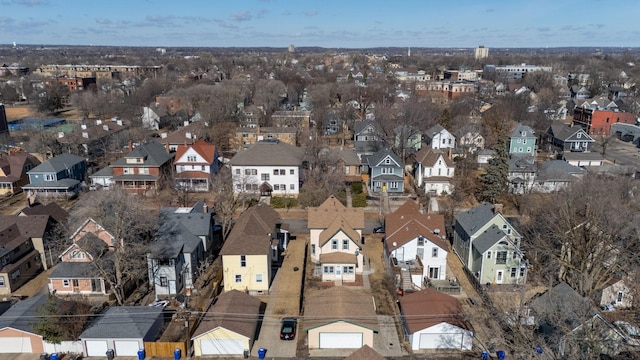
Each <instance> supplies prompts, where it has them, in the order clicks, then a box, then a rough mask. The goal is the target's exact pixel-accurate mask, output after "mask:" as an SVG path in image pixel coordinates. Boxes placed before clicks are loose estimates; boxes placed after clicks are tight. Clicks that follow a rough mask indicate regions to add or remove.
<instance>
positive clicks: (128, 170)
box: [122, 167, 135, 175]
mask: <svg viewBox="0 0 640 360" xmlns="http://www.w3.org/2000/svg"><path fill="white" fill-rule="evenodd" d="M134 171H135V170H134V169H133V168H130V167H126V168H122V173H123V174H129V175H130V174H133V173H134Z"/></svg>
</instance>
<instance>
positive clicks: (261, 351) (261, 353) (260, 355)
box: [258, 348, 267, 360]
mask: <svg viewBox="0 0 640 360" xmlns="http://www.w3.org/2000/svg"><path fill="white" fill-rule="evenodd" d="M265 356H267V349H265V348H260V349H258V359H260V360H264V357H265Z"/></svg>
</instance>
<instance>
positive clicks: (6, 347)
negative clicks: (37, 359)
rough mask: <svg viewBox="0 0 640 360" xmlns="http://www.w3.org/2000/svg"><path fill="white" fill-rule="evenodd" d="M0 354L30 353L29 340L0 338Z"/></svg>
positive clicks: (26, 338) (24, 338)
mask: <svg viewBox="0 0 640 360" xmlns="http://www.w3.org/2000/svg"><path fill="white" fill-rule="evenodd" d="M0 353H5V354H13V353H31V338H28V337H7V338H5V337H2V338H0Z"/></svg>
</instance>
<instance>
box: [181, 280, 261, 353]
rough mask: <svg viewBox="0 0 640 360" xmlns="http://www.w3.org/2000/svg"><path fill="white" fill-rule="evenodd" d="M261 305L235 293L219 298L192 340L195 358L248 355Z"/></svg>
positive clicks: (204, 316)
mask: <svg viewBox="0 0 640 360" xmlns="http://www.w3.org/2000/svg"><path fill="white" fill-rule="evenodd" d="M261 306H262V302H261V301H260V300H259V299H258V298H255V297H253V296H251V295H249V294H246V293H244V292H241V291H237V290H232V291H227V292H225V293H223V294H221V295H220V296H218V298H217V300H216V301H215V302H212V303H211V305H209V308H208V309H207V311H206V312H205V313H204V314H203V316H202V320H201V322H200V324H199V325H198V327H197V328H196V329H195V331H194V333H193V337H192V338H191V340H192V341H193V351H194V352H195V356H210V355H232V356H240V355H244V354H245V352H247V353H250V352H251V347H252V346H253V338H254V335H255V333H256V328H257V327H258V320H259V319H260V308H261Z"/></svg>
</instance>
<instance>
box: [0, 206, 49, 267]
mask: <svg viewBox="0 0 640 360" xmlns="http://www.w3.org/2000/svg"><path fill="white" fill-rule="evenodd" d="M14 225H15V226H17V229H18V232H19V234H20V235H21V236H23V237H26V238H29V241H30V242H31V243H32V244H33V249H34V250H36V251H37V252H38V253H39V256H37V261H38V262H40V263H41V264H42V268H43V269H44V270H47V269H48V268H49V267H50V266H51V265H52V264H53V259H51V258H50V256H47V255H48V254H47V253H46V252H45V249H46V248H47V246H48V242H49V241H51V238H52V235H53V232H54V229H53V222H52V221H51V218H50V216H48V215H29V216H18V215H5V216H0V230H3V229H8V228H10V227H13V226H14ZM7 235H8V237H9V238H10V237H12V236H18V234H16V233H12V232H9V233H7ZM25 248H27V245H26V244H23V245H22V249H23V250H24V249H25ZM16 255H18V254H17V253H14V254H12V255H11V258H12V259H13V260H12V261H11V262H13V265H12V266H11V267H13V268H14V269H15V268H16V265H17V263H16V262H15V261H17V260H16V259H17V258H16V257H15V256H16ZM28 256H29V257H30V256H31V253H29V254H28ZM22 260H27V259H22ZM22 260H21V261H22ZM5 261H9V260H5ZM23 265H25V266H26V264H23ZM27 269H28V268H27ZM24 270H25V269H23V271H24ZM29 273H31V272H29Z"/></svg>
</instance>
